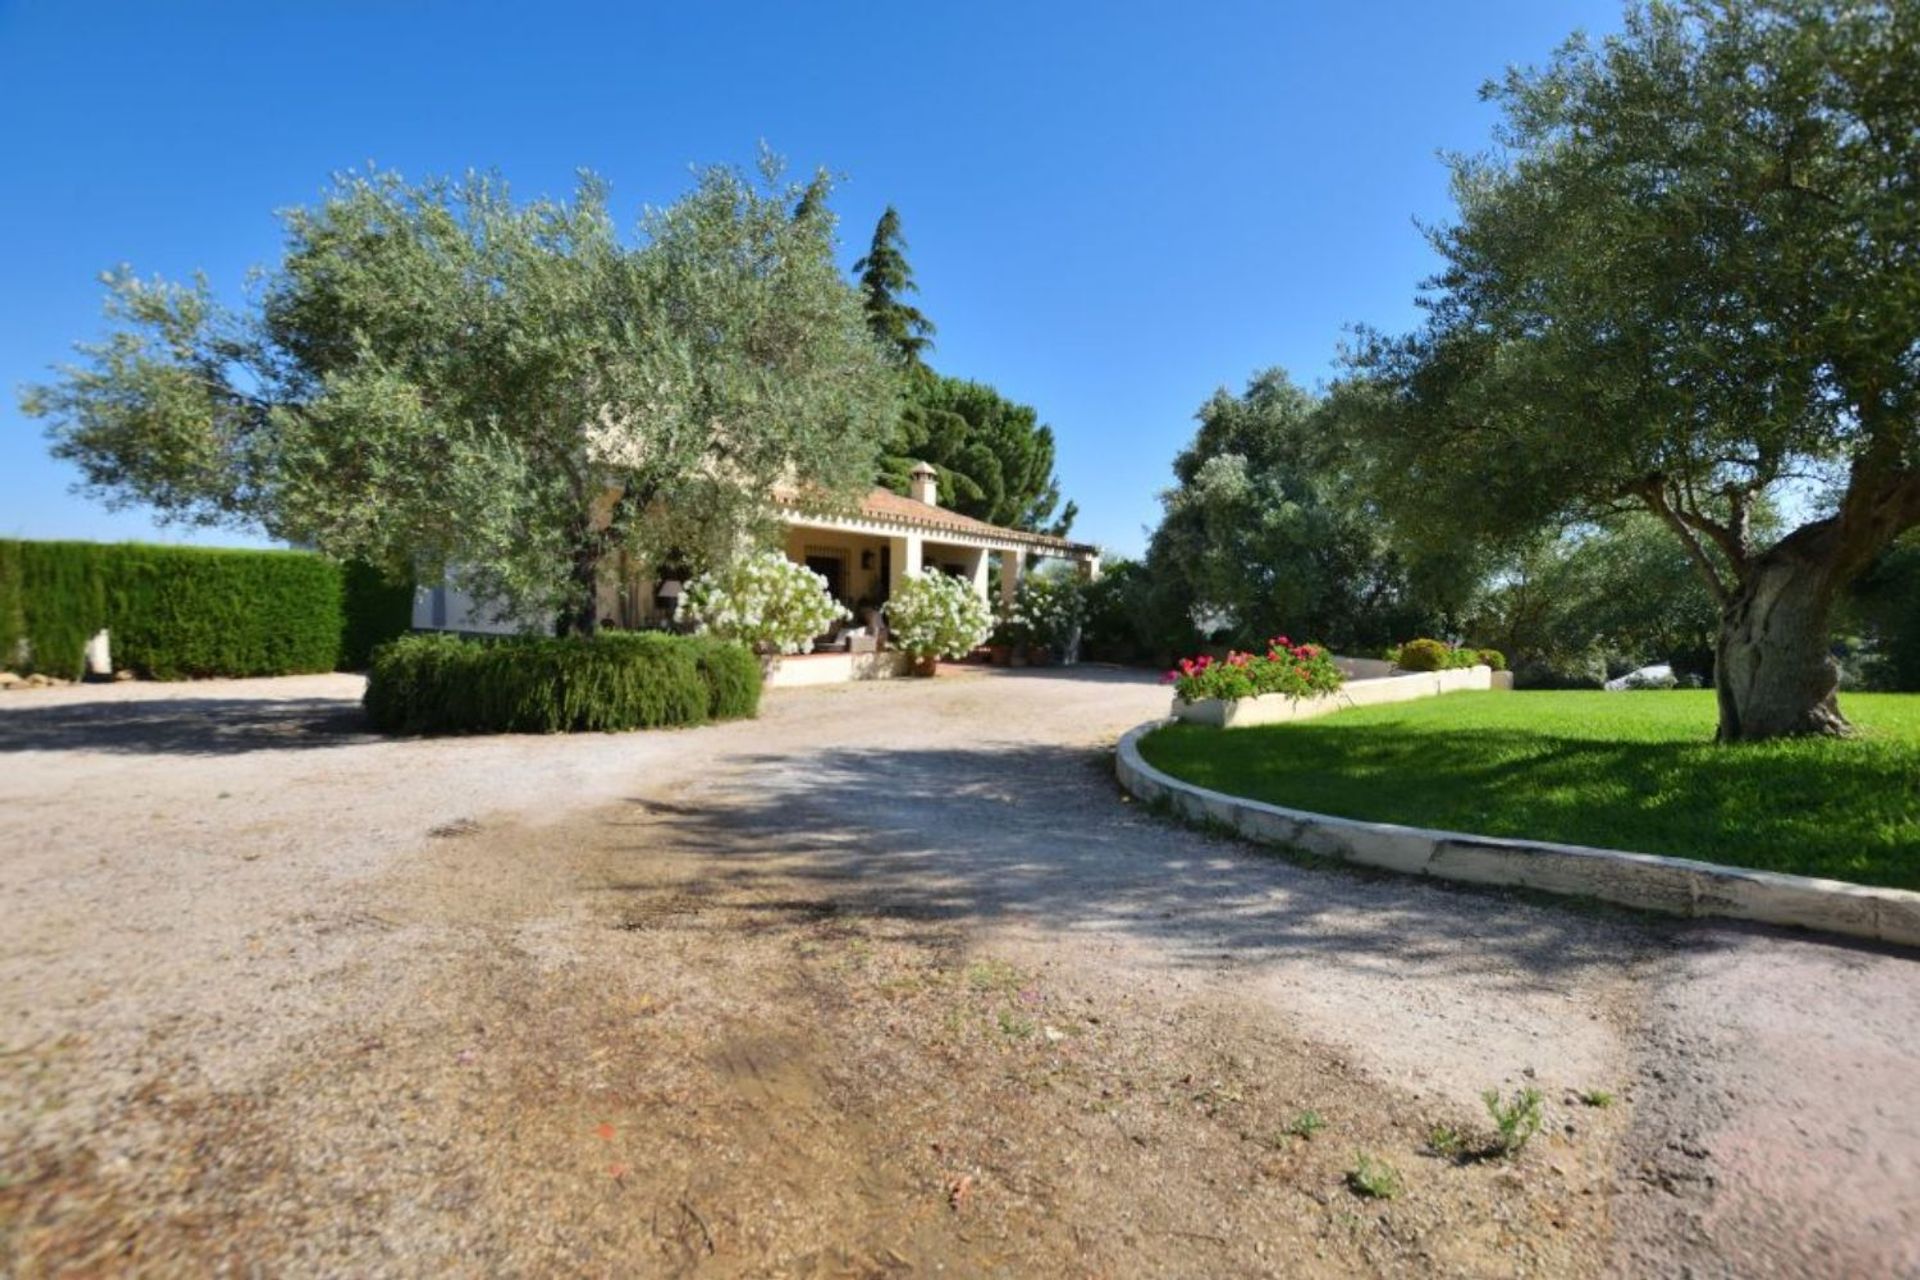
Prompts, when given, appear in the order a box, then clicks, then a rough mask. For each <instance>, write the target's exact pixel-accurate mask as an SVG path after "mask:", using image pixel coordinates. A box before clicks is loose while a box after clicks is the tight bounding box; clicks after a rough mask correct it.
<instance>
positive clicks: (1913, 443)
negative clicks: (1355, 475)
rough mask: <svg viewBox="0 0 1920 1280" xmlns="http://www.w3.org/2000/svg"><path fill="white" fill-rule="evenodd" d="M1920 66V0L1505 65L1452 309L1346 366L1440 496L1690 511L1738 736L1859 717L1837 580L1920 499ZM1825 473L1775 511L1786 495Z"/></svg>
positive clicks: (1833, 728) (1578, 513)
mask: <svg viewBox="0 0 1920 1280" xmlns="http://www.w3.org/2000/svg"><path fill="white" fill-rule="evenodd" d="M1916 85H1920V8H1916V7H1915V6H1913V5H1910V4H1891V3H1862V4H1856V3H1841V2H1840V0H1692V2H1689V3H1684V4H1671V5H1670V4H1655V5H1648V6H1644V7H1638V8H1635V9H1634V10H1632V11H1630V12H1629V14H1628V17H1627V23H1626V28H1625V30H1624V31H1623V32H1622V33H1621V34H1620V35H1618V36H1615V37H1610V38H1608V39H1606V40H1603V41H1599V42H1593V41H1588V40H1585V39H1581V38H1575V39H1574V40H1572V41H1570V42H1569V43H1568V44H1567V45H1566V46H1564V47H1563V48H1562V49H1561V50H1560V51H1559V53H1558V54H1557V55H1556V57H1555V58H1554V59H1553V61H1552V62H1551V63H1550V64H1549V65H1548V66H1546V67H1545V68H1542V69H1539V70H1532V71H1525V70H1523V71H1515V72H1512V73H1510V74H1509V75H1508V76H1507V77H1506V78H1505V79H1504V80H1502V81H1500V82H1498V83H1496V84H1493V85H1490V86H1488V88H1487V91H1486V93H1487V96H1488V97H1489V98H1490V99H1492V100H1493V101H1494V102H1496V103H1497V104H1498V105H1499V106H1500V107H1501V109H1502V112H1503V117H1504V121H1505V123H1504V126H1503V128H1502V130H1501V132H1500V135H1499V138H1498V141H1499V143H1500V144H1501V148H1502V149H1501V151H1500V152H1498V153H1496V154H1493V155H1488V156H1476V157H1462V158H1458V159H1456V160H1455V161H1454V162H1453V165H1454V193H1455V198H1456V202H1457V205H1458V215H1457V218H1456V220H1455V221H1454V223H1453V224H1452V225H1450V226H1447V227H1444V228H1441V229H1439V230H1438V231H1436V232H1435V233H1434V236H1433V241H1434V244H1435V247H1436V248H1437V249H1438V250H1439V252H1440V253H1441V255H1442V256H1443V258H1444V261H1445V266H1444V268H1443V270H1442V271H1441V273H1440V274H1439V275H1438V276H1437V277H1436V278H1435V279H1434V280H1433V281H1432V282H1430V285H1429V287H1428V290H1427V294H1426V297H1425V299H1424V302H1425V305H1426V307H1427V310H1428V320H1427V323H1426V324H1425V325H1424V326H1423V327H1422V328H1421V329H1420V330H1419V331H1418V332H1416V333H1413V334H1411V335H1408V336H1405V337H1400V338H1393V337H1387V336H1383V335H1379V334H1371V333H1368V334H1363V335H1362V340H1361V342H1360V344H1359V346H1358V348H1357V350H1356V351H1355V353H1354V356H1353V370H1352V372H1353V375H1354V376H1353V377H1352V378H1351V379H1350V380H1349V382H1348V384H1347V385H1346V386H1345V387H1343V388H1342V389H1341V392H1340V394H1342V395H1345V396H1346V397H1348V399H1349V402H1350V404H1351V405H1352V406H1353V407H1354V408H1355V409H1356V410H1357V412H1355V413H1354V414H1353V415H1352V420H1353V421H1354V422H1355V423H1356V424H1357V429H1358V430H1360V431H1362V432H1363V433H1364V434H1365V436H1366V437H1367V443H1368V445H1369V450H1370V453H1371V456H1372V458H1373V466H1372V469H1371V472H1370V479H1371V483H1372V485H1373V487H1374V488H1375V489H1376V490H1377V491H1378V492H1379V493H1380V494H1381V495H1382V496H1383V497H1384V498H1385V499H1386V501H1387V504H1388V506H1389V507H1390V509H1392V510H1393V511H1394V512H1395V513H1396V514H1397V515H1398V516H1399V518H1401V519H1402V520H1403V521H1404V522H1406V523H1407V524H1409V525H1411V526H1414V527H1417V528H1424V529H1426V530H1427V531H1429V532H1435V531H1440V532H1450V533H1456V534H1457V533H1460V532H1462V531H1466V532H1467V533H1469V534H1470V535H1471V536H1477V537H1486V538H1498V539H1505V540H1508V541H1518V540H1521V539H1524V538H1525V537H1527V536H1530V534H1531V532H1532V531H1533V530H1536V529H1539V528H1541V527H1542V526H1547V525H1552V524H1556V523H1565V522H1570V521H1582V520H1592V519H1597V518H1605V517H1608V516H1610V515H1613V514H1616V513H1618V512H1621V511H1625V510H1631V509H1639V510H1644V511H1646V512H1648V513H1649V514H1650V515H1651V516H1652V517H1654V518H1655V519H1657V520H1659V521H1660V522H1661V524H1662V525H1663V526H1664V527H1665V528H1666V529H1667V530H1668V531H1669V533H1670V534H1671V535H1672V536H1673V537H1674V538H1676V539H1677V540H1678V544H1679V545H1680V546H1681V547H1682V548H1683V549H1684V551H1685V552H1686V554H1687V556H1688V557H1689V560H1690V562H1691V563H1692V565H1693V567H1694V570H1695V572H1696V573H1697V574H1698V575H1699V576H1700V579H1701V581H1702V583H1703V584H1704V586H1705V588H1706V589H1707V591H1708V592H1709V594H1710V595H1711V596H1712V598H1713V599H1714V601H1715V603H1716V605H1717V606H1718V607H1719V608H1720V610H1721V614H1722V625H1721V629H1720V635H1719V637H1718V641H1717V649H1718V653H1717V663H1716V672H1717V686H1718V688H1719V691H1720V708H1721V715H1720V734H1721V737H1722V738H1723V739H1727V740H1733V739H1739V738H1749V737H1766V736H1771V735H1773V734H1779V733H1795V732H1844V731H1845V728H1846V724H1845V720H1844V718H1843V717H1842V716H1841V714H1840V711H1839V708H1838V704H1837V701H1836V699H1835V696H1834V695H1835V689H1836V680H1837V669H1836V667H1835V665H1834V663H1833V661H1832V660H1831V658H1830V656H1829V653H1828V648H1829V634H1828V633H1829V616H1830V612H1831V608H1832V604H1833V601H1834V599H1835V596H1836V594H1837V593H1838V592H1840V591H1841V590H1843V589H1844V587H1845V584H1846V583H1847V581H1848V580H1849V579H1850V578H1851V577H1852V576H1854V575H1855V574H1857V573H1858V572H1859V571H1860V570H1861V569H1862V568H1864V567H1865V566H1866V565H1867V564H1868V563H1869V562H1871V561H1872V560H1873V558H1874V557H1875V556H1876V555H1877V554H1878V553H1879V552H1880V551H1881V550H1883V549H1884V548H1885V547H1886V546H1888V545H1889V544H1890V543H1891V542H1892V541H1893V540H1894V539H1895V538H1896V537H1898V536H1899V534H1900V532H1901V531H1902V530H1904V529H1906V528H1908V527H1910V526H1912V525H1913V524H1914V523H1915V522H1916V521H1920V433H1917V432H1916V423H1917V420H1920V358H1916V353H1917V352H1920V218H1916V217H1915V216H1914V208H1915V199H1916V187H1917V186H1920V92H1916V91H1915V86H1916ZM1822 485H1825V486H1827V487H1828V489H1829V490H1830V492H1831V493H1832V494H1833V495H1834V496H1833V498H1832V500H1831V502H1830V503H1828V504H1825V505H1817V504H1816V505H1813V506H1811V508H1810V510H1809V512H1808V518H1807V519H1805V520H1804V521H1803V522H1801V523H1800V524H1799V525H1798V526H1797V527H1793V528H1791V529H1789V530H1788V531H1787V532H1786V533H1785V534H1784V536H1782V537H1780V538H1778V539H1777V540H1774V539H1769V538H1763V537H1762V536H1760V534H1759V531H1758V530H1757V529H1756V526H1755V521H1754V515H1755V512H1756V510H1758V509H1759V508H1760V507H1761V506H1762V505H1763V504H1764V502H1765V501H1766V500H1767V498H1768V496H1769V495H1780V494H1783V493H1785V494H1787V495H1789V496H1790V495H1791V494H1792V493H1794V492H1796V491H1797V492H1799V493H1800V494H1802V495H1811V494H1813V493H1814V492H1815V491H1816V489H1817V488H1818V487H1819V486H1822ZM1810 501H1811V499H1807V502H1810ZM1807 502H1803V503H1802V505H1807ZM1791 505H1792V504H1790V503H1788V502H1787V501H1785V500H1784V499H1783V500H1782V501H1781V506H1782V508H1783V509H1788V508H1789V507H1790V506H1791Z"/></svg>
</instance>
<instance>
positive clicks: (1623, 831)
mask: <svg viewBox="0 0 1920 1280" xmlns="http://www.w3.org/2000/svg"><path fill="white" fill-rule="evenodd" d="M1841 708H1842V710H1844V711H1845V712H1846V714H1847V716H1848V718H1849V719H1851V720H1852V721H1853V723H1854V725H1855V727H1856V728H1857V729H1858V731H1859V733H1858V736H1856V737H1854V738H1851V739H1844V740H1836V739H1794V740H1784V741H1776V742H1765V743H1752V744H1743V745H1740V746H1733V747H1719V746H1716V745H1714V743H1713V740H1712V739H1713V727H1714V703H1713V694H1712V693H1711V692H1687V691H1676V692H1640V693H1598V692H1595V693H1453V694H1447V695H1446V696H1444V697H1439V698H1429V699H1425V700H1423V701H1419V702H1403V703H1397V704H1394V705H1390V706H1383V707H1357V708H1353V709H1351V710H1347V711H1341V712H1338V713H1336V714H1334V715H1331V716H1326V717H1323V718H1321V719H1318V720H1310V721H1305V722H1300V723H1294V724H1278V725H1264V726H1261V727H1258V728H1249V729H1227V730H1221V729H1213V728H1208V727H1205V726H1202V725H1185V724H1181V725H1173V726H1170V727H1168V728H1166V729H1162V730H1160V731H1159V732H1157V733H1154V734H1151V735H1149V736H1148V737H1147V738H1146V739H1145V740H1144V741H1143V742H1142V743H1141V754H1143V755H1144V756H1145V757H1146V758H1147V760H1148V761H1149V762H1150V763H1152V764H1153V765H1154V766H1155V767H1156V768H1159V769H1162V770H1164V771H1165V772H1167V773H1170V774H1172V775H1173V776H1175V777H1177V778H1182V779H1185V780H1186V781H1188V782H1193V783H1198V784H1199V785H1201V786H1204V787H1209V788H1211V789H1213V790H1216V791H1224V792H1228V793H1230V794H1233V795H1242V796H1250V797H1253V798H1255V799H1259V800H1266V801H1269V802H1272V803H1274V804H1281V805H1287V806H1290V807H1293V808H1298V809H1310V810H1313V811H1315V812H1318V813H1330V814H1338V815H1340V816H1342V817H1351V818H1370V819H1374V820H1377V821H1382V822H1397V823H1404V824H1408V825H1412V826H1421V827H1438V828H1442V829H1445V830H1451V831H1467V832H1475V833H1478V834H1482V835H1501V836H1519V837H1527V838H1531V839H1536V840H1553V841H1560V842H1564V843H1570V844H1585V845H1598V846H1601V847H1604V848H1611V849H1627V850H1632V851H1634V852H1639V853H1663V854H1671V855H1674V856H1676V857H1682V858H1697V859H1700V860H1702V861H1706V862H1716V863H1721V864H1723V865H1727V866H1739V867H1757V868H1761V869H1763V870H1769V871H1788V872H1794V873H1796V874H1800V875H1811V876H1825V877H1828V878H1830V879H1836V880H1851V881H1854V882H1856V883H1860V884H1878V885H1890V886H1893V887H1896V888H1903V889H1920V696H1916V695H1911V694H1848V695H1843V696H1842V698H1841Z"/></svg>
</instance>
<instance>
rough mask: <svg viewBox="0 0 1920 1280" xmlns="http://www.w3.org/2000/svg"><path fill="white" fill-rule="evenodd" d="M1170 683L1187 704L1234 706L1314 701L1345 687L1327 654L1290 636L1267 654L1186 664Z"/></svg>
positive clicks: (1236, 654) (1279, 640) (1203, 659)
mask: <svg viewBox="0 0 1920 1280" xmlns="http://www.w3.org/2000/svg"><path fill="white" fill-rule="evenodd" d="M1167 681H1168V682H1169V683H1170V684H1172V685H1173V691H1174V693H1176V694H1178V695H1179V697H1180V700H1181V701H1183V702H1199V701H1201V700H1203V699H1206V698H1220V699H1223V700H1229V701H1230V700H1232V699H1234V698H1252V697H1256V696H1258V695H1260V694H1263V693H1284V694H1286V695H1287V696H1288V697H1289V698H1311V697H1315V696H1317V695H1319V694H1323V693H1333V692H1334V691H1336V690H1337V689H1339V688H1340V686H1341V685H1342V684H1344V683H1345V682H1346V677H1345V676H1344V675H1342V674H1341V672H1340V668H1339V667H1336V666H1335V665H1333V659H1332V657H1330V656H1329V655H1328V653H1327V651H1326V650H1325V649H1323V648H1321V647H1320V646H1319V645H1317V644H1294V643H1293V642H1292V641H1291V640H1289V639H1287V637H1285V636H1279V637H1276V638H1275V639H1273V640H1269V641H1268V642H1267V651H1266V653H1264V654H1259V653H1240V652H1238V651H1237V650H1235V651H1230V652H1229V653H1228V654H1227V656H1226V657H1224V658H1218V659H1216V658H1210V657H1206V656H1204V655H1203V656H1201V657H1198V658H1182V659H1181V660H1180V664H1179V665H1178V666H1177V667H1175V668H1174V669H1173V670H1172V671H1169V672H1167Z"/></svg>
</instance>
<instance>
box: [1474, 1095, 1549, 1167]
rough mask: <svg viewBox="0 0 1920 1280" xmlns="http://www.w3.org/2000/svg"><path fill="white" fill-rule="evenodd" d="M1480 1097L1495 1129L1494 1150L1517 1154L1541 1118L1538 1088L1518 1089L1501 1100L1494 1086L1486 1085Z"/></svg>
mask: <svg viewBox="0 0 1920 1280" xmlns="http://www.w3.org/2000/svg"><path fill="white" fill-rule="evenodd" d="M1480 1100H1481V1101H1482V1102H1484V1103H1486V1104H1487V1114H1488V1115H1490V1116H1492V1117H1493V1127H1494V1128H1495V1129H1496V1130H1497V1131H1498V1132H1499V1137H1497V1138H1496V1139H1495V1140H1494V1151H1495V1153H1496V1154H1499V1155H1503V1156H1517V1155H1519V1154H1520V1150H1521V1148H1522V1147H1525V1146H1526V1145H1527V1142H1528V1140H1529V1139H1531V1138H1532V1137H1533V1135H1534V1134H1536V1133H1538V1132H1540V1126H1541V1124H1542V1123H1543V1122H1544V1120H1545V1116H1544V1114H1543V1113H1542V1110H1541V1106H1540V1091H1539V1090H1538V1089H1522V1090H1520V1091H1519V1092H1517V1093H1515V1094H1514V1095H1513V1097H1512V1098H1511V1099H1509V1100H1507V1101H1505V1102H1502V1101H1501V1100H1500V1091H1499V1090H1498V1089H1489V1090H1487V1091H1486V1092H1485V1093H1483V1094H1481V1095H1480Z"/></svg>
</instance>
